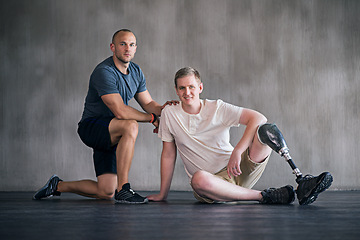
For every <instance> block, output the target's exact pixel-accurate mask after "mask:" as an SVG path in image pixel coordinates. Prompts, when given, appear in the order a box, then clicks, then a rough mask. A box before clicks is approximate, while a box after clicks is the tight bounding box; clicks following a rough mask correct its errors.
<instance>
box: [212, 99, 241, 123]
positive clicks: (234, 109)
mask: <svg viewBox="0 0 360 240" xmlns="http://www.w3.org/2000/svg"><path fill="white" fill-rule="evenodd" d="M218 104H219V107H218V113H219V116H220V118H221V121H222V123H223V124H224V125H225V126H230V127H232V126H239V125H240V124H239V121H240V116H241V113H242V110H243V108H242V107H238V106H235V105H232V104H230V103H225V102H223V101H222V100H218Z"/></svg>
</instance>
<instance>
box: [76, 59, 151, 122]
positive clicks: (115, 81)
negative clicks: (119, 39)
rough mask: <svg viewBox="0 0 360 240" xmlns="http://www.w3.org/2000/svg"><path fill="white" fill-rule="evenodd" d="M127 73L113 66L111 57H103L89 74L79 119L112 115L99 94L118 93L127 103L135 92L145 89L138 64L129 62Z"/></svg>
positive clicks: (142, 75) (143, 78) (144, 82)
mask: <svg viewBox="0 0 360 240" xmlns="http://www.w3.org/2000/svg"><path fill="white" fill-rule="evenodd" d="M128 70H129V74H128V75H125V74H123V73H121V72H120V71H119V70H118V69H117V68H116V66H115V63H114V60H113V58H112V57H109V58H107V59H105V60H104V61H103V62H101V63H100V64H99V65H97V66H96V68H95V69H94V71H93V73H92V74H91V76H90V83H89V90H88V93H87V96H86V99H85V106H84V112H83V115H82V118H81V121H82V120H84V119H86V118H89V117H114V114H113V113H112V112H111V111H110V109H109V108H108V107H107V106H106V105H105V104H104V102H103V101H102V99H101V96H103V95H106V94H111V93H119V94H120V96H121V97H122V99H123V101H124V103H125V104H126V105H128V102H129V101H130V99H132V98H133V97H134V96H135V94H136V93H140V92H144V91H146V81H145V77H144V74H143V72H142V71H141V69H140V67H139V65H137V64H135V63H133V62H130V64H129V68H128Z"/></svg>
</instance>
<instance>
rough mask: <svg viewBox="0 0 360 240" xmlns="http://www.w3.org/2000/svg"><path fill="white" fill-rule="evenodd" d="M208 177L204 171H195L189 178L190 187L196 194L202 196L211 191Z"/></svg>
mask: <svg viewBox="0 0 360 240" xmlns="http://www.w3.org/2000/svg"><path fill="white" fill-rule="evenodd" d="M209 175H211V173H208V172H206V171H202V170H200V171H197V172H196V173H195V174H194V175H193V177H192V178H191V186H192V188H193V189H194V190H195V191H196V192H197V193H198V194H202V193H203V192H206V191H207V190H209V189H211V182H210V181H209Z"/></svg>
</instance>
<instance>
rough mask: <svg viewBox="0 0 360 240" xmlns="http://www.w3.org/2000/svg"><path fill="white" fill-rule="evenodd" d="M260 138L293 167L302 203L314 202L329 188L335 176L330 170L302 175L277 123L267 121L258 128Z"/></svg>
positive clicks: (298, 194)
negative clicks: (313, 174)
mask: <svg viewBox="0 0 360 240" xmlns="http://www.w3.org/2000/svg"><path fill="white" fill-rule="evenodd" d="M257 133H258V138H259V140H260V142H261V143H263V144H266V145H268V146H269V147H270V148H271V149H273V150H274V151H275V152H277V153H278V154H280V156H282V157H284V158H285V160H286V161H287V162H288V163H289V165H290V167H291V168H292V169H293V173H294V174H295V175H296V182H297V183H298V187H297V189H296V195H297V198H298V200H299V204H300V205H308V204H311V203H313V202H314V201H315V200H316V198H317V197H318V195H319V194H320V193H322V192H323V191H325V190H326V189H328V188H329V187H330V186H331V184H332V181H333V177H332V176H331V174H330V173H329V172H323V173H322V174H320V175H319V176H312V175H306V176H304V177H303V176H302V173H301V172H300V170H299V169H298V168H297V167H296V166H295V164H294V162H293V161H292V159H291V156H290V154H289V148H288V147H287V145H286V142H285V139H284V137H283V135H282V133H281V132H280V130H279V129H278V128H277V126H276V125H275V124H269V123H266V124H264V125H261V126H260V127H259V128H258V131H257Z"/></svg>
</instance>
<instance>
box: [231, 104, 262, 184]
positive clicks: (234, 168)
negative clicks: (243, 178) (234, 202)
mask: <svg viewBox="0 0 360 240" xmlns="http://www.w3.org/2000/svg"><path fill="white" fill-rule="evenodd" d="M266 121H267V119H266V117H265V116H264V115H262V114H261V113H259V112H257V111H254V110H251V109H246V108H244V109H243V112H242V114H241V116H240V119H239V123H240V124H241V125H246V128H245V131H244V134H243V136H242V137H241V139H240V141H239V142H238V144H237V145H236V146H235V148H234V150H233V152H232V154H231V157H230V160H229V163H228V166H227V172H228V175H229V177H230V175H233V176H238V175H240V174H241V169H240V161H241V154H242V153H243V152H244V151H245V150H246V149H247V148H248V147H250V145H251V144H252V142H253V140H254V137H255V135H256V130H257V128H258V126H259V125H261V124H264V123H266Z"/></svg>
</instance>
